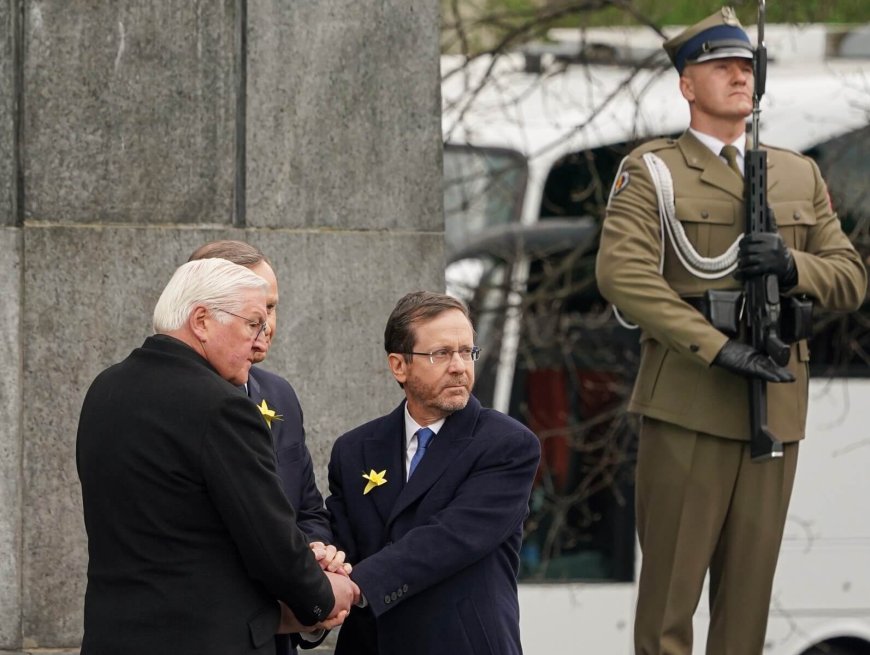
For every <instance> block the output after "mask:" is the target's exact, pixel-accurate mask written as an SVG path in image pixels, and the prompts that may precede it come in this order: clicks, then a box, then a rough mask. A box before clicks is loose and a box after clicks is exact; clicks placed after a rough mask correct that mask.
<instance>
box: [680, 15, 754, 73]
mask: <svg viewBox="0 0 870 655" xmlns="http://www.w3.org/2000/svg"><path fill="white" fill-rule="evenodd" d="M725 57H742V58H744V59H752V42H751V41H750V40H749V36H748V35H747V34H746V32H745V31H743V29H742V28H741V27H738V26H736V25H716V26H715V27H711V28H709V29H706V30H704V31H703V32H699V33H698V34H696V35H695V36H693V37H692V38H691V39H689V40H688V41H686V42H685V43H684V44H683V45H682V46H680V49H679V50H677V54H676V56H675V57H674V66H675V67H676V69H677V71H678V72H679V73H682V72H683V69H684V68H685V67H686V64H687V63H699V62H702V61H709V60H711V59H723V58H725Z"/></svg>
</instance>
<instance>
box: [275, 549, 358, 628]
mask: <svg viewBox="0 0 870 655" xmlns="http://www.w3.org/2000/svg"><path fill="white" fill-rule="evenodd" d="M310 546H311V550H312V552H313V553H314V559H316V560H317V563H318V564H320V568H322V569H323V572H324V573H325V575H326V577H327V579H329V584H330V585H332V595H333V596H334V597H335V605H334V606H333V608H332V613H331V614H330V615H329V616H328V617H327V618H326V619H324V620H323V621H321V622H320V623H316V624H315V625H302V623H300V622H299V620H298V619H297V618H296V616H295V615H294V614H293V611H292V610H291V609H290V608H289V607H287V606H286V605H285V604H284V603H282V602H281V601H278V602H279V604H280V605H281V623H280V625H279V626H278V634H286V633H291V632H298V633H306V632H307V633H312V632H320V631H323V630H332V629H333V628H337V627H338V626H340V625H341V624H342V623H344V620H345V619H346V618H347V615H348V614H349V613H350V609H351V607H353V606H354V605H357V604H359V603H360V599H361V595H362V594H361V592H360V590H359V587H358V586H357V585H356V583H354V581H353V580H351V579H350V572H351V571H352V570H353V567H351V565H350V564H348V563H347V562H345V561H344V557H345V555H344V551H341V550H338V549H336V547H335V546H332V545H329V546H327V545H326V544H324V543H323V542H321V541H314V542H312V543H311V544H310Z"/></svg>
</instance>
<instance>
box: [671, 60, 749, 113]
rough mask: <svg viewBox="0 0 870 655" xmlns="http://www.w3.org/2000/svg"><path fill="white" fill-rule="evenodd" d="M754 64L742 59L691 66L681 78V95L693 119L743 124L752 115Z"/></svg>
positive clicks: (684, 71) (714, 61) (707, 62)
mask: <svg viewBox="0 0 870 655" xmlns="http://www.w3.org/2000/svg"><path fill="white" fill-rule="evenodd" d="M753 85H754V78H753V75H752V60H751V59H742V58H739V57H729V58H726V59H713V60H712V61H705V62H702V63H700V64H690V65H688V66H686V68H685V70H683V75H682V76H681V77H680V91H681V92H682V94H683V97H684V98H685V99H686V100H688V101H689V105H690V107H691V110H692V114H693V116H698V117H705V118H712V119H722V120H732V121H735V122H736V121H743V120H744V119H745V118H746V117H747V116H749V114H750V113H752V91H753Z"/></svg>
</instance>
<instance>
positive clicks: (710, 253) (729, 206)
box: [674, 198, 740, 257]
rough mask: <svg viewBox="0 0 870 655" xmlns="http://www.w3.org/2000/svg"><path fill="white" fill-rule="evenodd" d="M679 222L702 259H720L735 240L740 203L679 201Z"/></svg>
mask: <svg viewBox="0 0 870 655" xmlns="http://www.w3.org/2000/svg"><path fill="white" fill-rule="evenodd" d="M674 205H675V207H676V211H677V218H678V219H679V221H680V223H682V225H683V229H684V230H685V231H686V236H687V237H689V241H691V242H692V243H693V244H694V246H695V250H697V251H698V254H700V255H701V256H702V257H716V256H718V255H721V254H722V253H723V252H725V250H726V249H727V248H728V246H730V245H731V243H732V242H733V241H734V239H735V237H736V232H735V231H734V230H735V224H736V223H737V219H738V218H739V217H740V203H738V202H737V201H735V200H729V199H722V198H718V199H713V198H677V199H676V202H675V203H674Z"/></svg>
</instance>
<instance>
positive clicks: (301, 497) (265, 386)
mask: <svg viewBox="0 0 870 655" xmlns="http://www.w3.org/2000/svg"><path fill="white" fill-rule="evenodd" d="M213 257H218V258H220V259H226V260H227V261H230V262H232V263H233V264H238V265H239V266H244V267H245V268H249V269H250V270H251V271H253V272H254V273H256V274H257V275H259V276H260V277H261V278H263V279H264V280H265V281H266V284H267V289H266V312H267V313H268V316H267V317H266V322H267V323H268V327H267V328H266V333H265V334H264V335H263V347H262V348H259V349H256V350H255V352H254V364H260V363H261V362H263V361H264V360H265V359H266V356H267V354H268V352H269V348H270V347H271V345H272V340H273V339H274V338H275V331H276V329H277V326H278V312H277V308H278V300H279V297H278V279H277V278H276V276H275V272H274V270H273V269H272V265H271V263H270V262H269V260H268V259H267V258H266V256H265V255H264V254H263V253H262V252H261V251H260V250H259V249H258V248H256V247H254V246H252V245H251V244H249V243H245V242H244V241H232V240H222V241H212V242H211V243H207V244H205V245H203V246H200V247H199V248H197V249H196V250H195V251H194V252H193V254H191V255H190V259H189V260H188V261H194V260H197V259H206V258H213ZM244 386H245V389H246V391H247V394H248V396H249V397H250V398H251V400H253V401H254V404H256V405H257V407H259V408H260V411H261V413H262V414H263V418H265V419H266V422H267V424H268V425H269V427H270V429H271V432H272V443H273V446H274V450H275V455H276V458H277V460H278V475H279V477H280V478H281V487H282V488H283V489H284V493H285V494H286V496H287V500H289V501H290V504H291V505H293V509H295V510H296V524H297V525H298V526H299V529H300V530H302V531H303V532H304V533H305V534H306V535H308V538H309V539H310V540H311V541H313V542H321V543H323V544H331V543H332V531H331V530H330V527H329V514H328V513H327V512H326V508H325V507H324V506H323V496H322V495H321V494H320V491H319V490H318V488H317V484H316V482H315V479H314V467H313V464H312V460H311V453H310V452H309V450H308V447H307V446H306V444H305V428H304V426H303V422H302V407H301V406H300V404H299V398H298V397H297V395H296V391H295V390H294V389H293V387H292V386H291V385H290V383H289V382H288V381H287V380H286V379H284V378H282V377H281V376H279V375H275V374H274V373H271V372H269V371H266V370H265V369H262V368H260V367H258V366H252V367H251V370H250V373H249V377H248V380H247V383H246V385H244Z"/></svg>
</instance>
